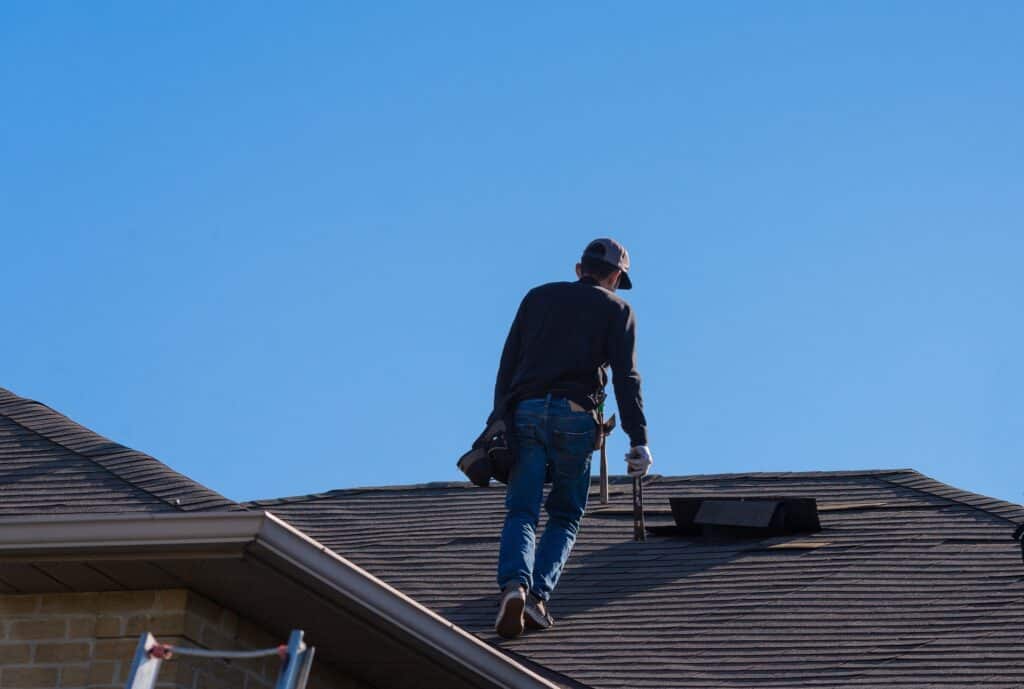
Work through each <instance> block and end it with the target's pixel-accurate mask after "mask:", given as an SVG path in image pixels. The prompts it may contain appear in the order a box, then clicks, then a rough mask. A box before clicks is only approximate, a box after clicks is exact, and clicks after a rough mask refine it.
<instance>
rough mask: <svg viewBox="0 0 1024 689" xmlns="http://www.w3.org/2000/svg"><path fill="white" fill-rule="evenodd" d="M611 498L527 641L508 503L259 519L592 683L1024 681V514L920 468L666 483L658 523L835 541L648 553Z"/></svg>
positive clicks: (404, 492) (587, 521) (652, 517)
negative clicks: (759, 503)
mask: <svg viewBox="0 0 1024 689" xmlns="http://www.w3.org/2000/svg"><path fill="white" fill-rule="evenodd" d="M612 488H613V490H612V503H611V505H610V506H609V507H608V508H600V507H598V506H596V505H595V506H594V507H593V508H591V509H590V510H589V512H588V515H587V516H586V517H585V518H584V522H583V526H582V528H581V531H580V535H579V540H578V542H577V546H576V549H575V551H574V553H573V555H572V558H571V559H570V561H569V563H568V566H567V568H566V571H565V574H564V576H563V578H562V582H561V584H560V586H559V589H558V591H557V592H556V593H555V597H554V599H553V600H552V606H551V607H552V612H553V613H554V614H555V616H556V618H557V620H558V621H557V624H556V626H555V627H554V628H553V629H551V630H550V631H548V632H545V633H541V634H528V635H526V636H524V637H522V638H520V639H518V640H515V641H504V640H501V639H499V638H497V637H496V636H495V635H494V632H493V631H492V629H491V625H492V623H493V617H494V614H495V612H496V610H497V607H496V596H495V589H496V585H495V583H494V581H493V577H494V568H495V564H496V559H497V543H498V538H499V534H500V528H501V523H502V519H503V516H504V512H503V499H504V490H503V488H501V487H492V488H483V489H481V488H475V487H470V486H468V485H461V484H452V485H444V486H437V485H426V486H408V487H398V488H387V489H378V490H364V489H361V490H351V491H345V490H342V491H332V492H328V493H320V494H317V495H313V496H304V497H292V498H283V499H278V500H261V501H256V502H254V503H250V504H251V506H253V507H258V508H260V509H267V510H269V511H271V512H274V513H275V514H278V515H279V516H281V517H283V518H285V519H287V520H288V521H289V522H290V523H292V524H294V525H295V526H297V527H299V528H301V529H303V530H304V531H305V532H307V533H309V534H310V535H311V536H313V537H315V538H317V539H318V540H320V541H321V542H323V543H325V544H326V545H328V546H329V547H331V548H333V549H334V550H336V551H337V552H338V553H340V554H341V555H343V556H344V557H346V558H348V559H350V560H352V561H353V562H355V563H356V564H358V565H360V566H362V567H364V568H366V569H367V570H368V571H370V572H371V573H373V574H375V575H377V576H379V577H381V578H382V579H384V580H385V581H387V582H388V583H391V584H392V585H394V586H396V587H398V588H399V589H400V590H402V591H403V592H404V593H407V594H409V595H411V596H412V597H414V598H416V599H417V600H419V601H420V602H422V603H424V604H426V605H428V606H429V607H431V608H433V609H434V610H436V611H437V612H439V613H440V614H442V615H445V616H446V617H448V618H449V619H450V620H452V621H453V622H455V623H456V624H458V625H460V626H462V627H464V628H466V629H468V630H470V631H472V632H474V633H476V634H477V635H478V636H480V637H481V638H483V639H485V640H487V641H488V642H490V643H492V644H494V645H495V646H497V647H498V648H501V649H504V650H506V651H508V652H513V653H515V654H517V655H518V656H522V657H525V658H527V659H529V660H531V661H533V662H535V663H539V664H540V665H542V666H543V667H545V668H548V669H549V670H551V671H554V672H556V673H561V674H562V675H565V676H569V677H572V678H573V679H575V680H578V681H579V682H581V683H583V684H584V685H586V686H591V687H597V688H600V689H612V688H615V687H623V688H625V687H651V688H652V689H653V688H659V689H668V688H671V687H688V688H691V687H692V688H695V687H716V688H724V687H833V688H837V687H850V688H853V687H856V688H858V689H861V688H865V689H866V688H867V687H883V686H884V687H923V686H928V685H934V686H937V687H956V686H967V685H970V686H976V687H987V688H988V689H994V688H995V687H1002V686H1012V685H1013V683H1014V682H1016V683H1018V684H1020V683H1024V657H1021V655H1020V653H1019V649H1020V648H1021V647H1022V642H1024V631H1022V630H1024V605H1022V601H1024V568H1022V567H1021V563H1020V551H1019V548H1018V546H1017V545H1016V544H1015V543H1014V542H1013V541H1011V540H1010V538H1009V534H1010V532H1011V531H1012V526H1011V525H1010V520H1012V518H1013V516H1014V515H1015V514H1017V513H1018V512H1020V514H1022V515H1024V511H1020V508H1019V506H1013V505H1009V504H1008V503H1002V502H1000V501H993V500H991V499H988V498H984V497H983V496H976V495H972V494H970V493H966V492H964V491H959V490H957V489H955V488H952V487H949V486H944V485H943V484H939V483H938V482H935V481H933V480H931V479H929V478H927V477H924V476H921V475H920V474H918V473H916V472H914V471H911V470H888V471H861V472H856V471H853V472H835V473H827V472H813V473H771V474H743V475H715V476H687V477H651V478H650V479H649V480H648V482H647V484H646V485H645V502H646V504H647V505H648V506H649V507H651V508H653V509H652V510H651V513H650V514H649V517H648V523H649V524H654V523H666V524H667V523H671V517H670V516H668V512H669V510H668V498H669V497H696V496H706V495H715V496H722V497H736V496H759V495H760V496H777V495H786V496H794V497H814V498H816V499H817V501H818V505H819V508H820V518H821V524H822V531H821V532H820V533H818V534H812V535H806V534H804V535H800V536H793V537H783V538H771V539H764V540H763V541H755V542H732V543H707V542H703V541H701V540H699V539H695V538H690V539H687V538H659V537H650V538H649V539H648V541H647V543H635V542H633V541H632V517H631V515H632V512H631V509H630V496H629V491H628V482H627V480H626V479H619V480H618V481H617V482H615V483H613V486H612ZM659 520H660V521H659ZM797 541H799V542H800V543H802V544H803V545H802V546H801V547H798V548H786V547H784V546H785V545H787V544H788V543H796V542H797ZM779 546H783V547H779ZM809 546H814V547H809Z"/></svg>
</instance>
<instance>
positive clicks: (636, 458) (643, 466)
mask: <svg viewBox="0 0 1024 689" xmlns="http://www.w3.org/2000/svg"><path fill="white" fill-rule="evenodd" d="M652 464H654V456H653V455H651V448H649V447H647V446H646V445H636V446H634V447H632V448H630V450H629V452H628V453H626V465H627V466H628V467H629V470H628V471H627V473H628V474H629V475H630V476H646V475H647V472H648V471H650V470H651V465H652Z"/></svg>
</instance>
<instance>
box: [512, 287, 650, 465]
mask: <svg viewBox="0 0 1024 689" xmlns="http://www.w3.org/2000/svg"><path fill="white" fill-rule="evenodd" d="M609 365H610V366H611V369H612V373H613V379H612V385H613V387H614V389H615V401H616V402H617V403H618V407H619V416H620V417H621V419H622V428H623V430H624V431H625V432H626V434H627V435H629V439H630V442H631V444H632V445H634V446H635V445H646V444H647V420H646V419H645V418H644V404H643V398H642V397H641V395H640V373H639V372H638V371H637V370H636V319H635V318H634V316H633V309H632V307H630V305H629V304H628V303H626V301H625V300H624V299H622V298H620V297H619V296H617V295H616V294H614V293H613V292H611V291H609V290H606V289H604V288H603V287H601V286H600V285H598V284H597V283H596V282H595V281H594V280H592V279H590V278H587V277H584V278H582V279H581V280H579V281H578V282H552V283H549V284H547V285H541V286H540V287H535V288H534V289H532V290H530V291H529V292H528V293H527V294H526V297H524V298H523V302H522V303H521V304H520V305H519V311H518V312H517V313H516V318H515V320H514V321H513V322H512V328H511V329H510V330H509V333H508V339H506V341H505V348H504V350H503V351H502V354H501V365H500V367H499V369H498V381H497V383H496V384H495V387H494V409H495V412H494V413H495V414H499V415H500V414H502V413H503V411H504V410H510V409H512V408H513V407H514V405H515V404H517V403H518V402H519V401H520V400H525V399H531V398H534V397H543V396H545V395H547V394H548V393H551V394H553V395H557V396H559V397H565V398H566V399H570V400H572V401H573V402H576V403H577V404H579V405H581V406H582V407H583V408H584V409H587V410H588V411H589V410H593V409H595V408H596V407H597V405H598V404H599V403H600V402H601V400H602V399H603V397H604V387H605V384H606V383H607V381H608V377H607V373H606V371H605V369H606V368H607V367H608V366H609Z"/></svg>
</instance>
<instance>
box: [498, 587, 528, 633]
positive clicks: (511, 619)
mask: <svg viewBox="0 0 1024 689" xmlns="http://www.w3.org/2000/svg"><path fill="white" fill-rule="evenodd" d="M525 608H526V587H525V586H523V585H522V584H520V583H519V582H518V581H513V582H512V583H510V584H505V588H504V589H502V591H501V607H499V608H498V618H497V619H496V620H494V631H496V632H498V635H499V636H503V637H505V638H506V639H514V638H516V637H517V636H519V635H520V634H522V633H523V628H524V626H525V624H526V623H525V621H524V619H523V611H524V610H525Z"/></svg>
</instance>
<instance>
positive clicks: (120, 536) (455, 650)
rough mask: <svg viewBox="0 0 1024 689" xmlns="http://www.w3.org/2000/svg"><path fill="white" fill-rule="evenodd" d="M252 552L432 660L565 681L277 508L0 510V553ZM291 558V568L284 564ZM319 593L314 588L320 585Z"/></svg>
mask: <svg viewBox="0 0 1024 689" xmlns="http://www.w3.org/2000/svg"><path fill="white" fill-rule="evenodd" d="M193 554H194V555H196V556H202V557H211V556H214V557H236V558H239V559H241V558H243V557H245V556H246V555H247V554H249V555H253V556H256V557H258V558H259V559H261V560H265V561H267V563H268V564H271V565H273V566H275V567H276V568H278V569H288V570H293V571H297V572H298V573H300V574H302V575H304V576H305V577H306V578H308V579H311V580H313V581H315V582H317V583H318V584H319V585H320V587H322V588H323V589H325V590H326V592H327V593H329V594H330V595H331V597H337V598H339V599H343V600H344V601H345V604H346V607H349V608H355V609H359V610H362V611H365V614H366V618H367V619H369V620H379V621H380V622H381V623H382V624H380V625H379V626H380V627H382V628H388V627H391V628H393V629H398V630H399V631H400V632H402V633H404V634H405V635H407V636H409V637H411V638H413V639H415V640H416V641H417V642H419V643H420V644H421V646H422V649H423V650H422V651H421V652H425V653H427V654H428V655H433V656H434V660H435V661H436V662H439V663H440V664H442V665H445V666H447V667H449V668H452V669H453V670H457V671H458V674H461V675H463V676H467V677H476V678H479V679H482V680H483V681H484V682H485V683H486V684H488V685H490V686H493V687H501V688H503V689H559V687H558V685H556V684H554V683H552V682H550V681H548V680H546V679H544V678H543V677H541V676H540V675H538V674H537V673H535V672H533V671H532V670H530V669H529V668H527V667H525V666H523V665H521V664H520V663H518V662H516V661H515V660H514V659H512V658H510V657H508V656H506V655H505V654H503V653H501V652H500V651H498V650H496V649H495V648H493V647H491V646H490V645H488V644H486V643H484V642H483V641H481V640H480V639H478V638H477V637H476V636H474V635H472V634H470V633H469V632H467V631H465V630H464V629H462V628H461V627H458V626H457V625H455V624H454V623H452V622H450V621H449V620H447V619H445V618H444V617H442V616H441V615H438V614H437V613H435V612H433V611H432V610H429V609H428V608H426V607H424V606H423V605H421V604H419V603H417V602H416V601H414V600H413V599H412V598H409V597H408V596H406V595H405V594H403V593H402V592H401V591H399V590H398V589H395V588H393V587H392V586H389V585H388V584H386V583H384V582H383V581H381V580H380V579H378V578H377V577H375V576H373V575H372V574H370V573H369V572H366V571H365V570H363V569H362V568H360V567H358V566H356V565H355V564H353V563H352V562H350V561H348V560H346V559H345V558H343V557H341V556H340V555H338V554H337V553H335V552H334V551H332V550H330V549H329V548H327V547H326V546H324V545H323V544H321V543H319V542H317V541H316V540H314V539H312V538H310V537H309V536H307V535H306V534H304V533H303V532H301V531H300V530H298V529H296V528H294V527H292V526H291V525H289V524H288V523H287V522H285V521H283V520H281V519H279V518H278V517H276V516H274V515H273V514H271V513H269V512H248V513H238V512H234V513H217V512H208V513H190V514H182V513H167V514H153V513H147V514H142V515H123V514H121V515H98V516H88V515H73V516H66V515H62V516H47V517H16V518H9V519H0V560H8V561H11V560H20V561H31V560H36V561H41V560H51V561H52V560H60V559H68V558H69V556H70V557H72V558H75V557H77V558H80V559H90V560H93V559H101V558H104V557H113V558H115V559H120V558H133V557H134V558H137V557H140V556H142V557H145V558H146V559H154V560H159V559H172V558H180V557H182V556H189V555H193ZM282 566H283V567H282ZM314 593H316V592H315V591H314Z"/></svg>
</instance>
